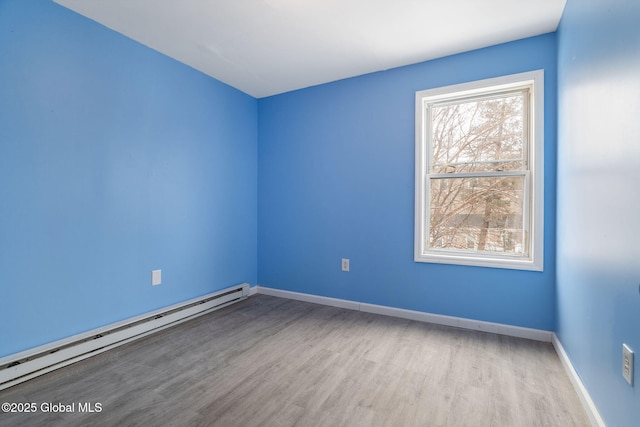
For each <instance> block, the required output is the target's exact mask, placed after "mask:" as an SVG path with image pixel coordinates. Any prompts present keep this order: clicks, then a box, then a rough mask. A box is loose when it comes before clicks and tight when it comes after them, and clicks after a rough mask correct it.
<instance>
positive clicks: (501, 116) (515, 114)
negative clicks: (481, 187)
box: [431, 92, 525, 173]
mask: <svg viewBox="0 0 640 427" xmlns="http://www.w3.org/2000/svg"><path fill="white" fill-rule="evenodd" d="M524 105H525V94H524V93H523V92H517V93H509V94H504V95H501V96H498V97H493V98H477V99H471V100H464V101H461V102H457V103H453V104H445V105H435V106H432V107H431V121H432V126H431V137H432V157H431V172H432V173H456V172H486V171H512V170H522V169H523V168H524V164H525V163H524V160H523V156H524V153H525V149H524V143H525V141H524V134H525V123H524Z"/></svg>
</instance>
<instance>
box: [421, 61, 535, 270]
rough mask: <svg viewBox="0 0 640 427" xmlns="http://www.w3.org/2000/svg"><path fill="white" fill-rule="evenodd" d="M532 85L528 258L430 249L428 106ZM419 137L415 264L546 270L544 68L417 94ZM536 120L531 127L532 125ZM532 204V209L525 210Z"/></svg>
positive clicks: (529, 146) (529, 142)
mask: <svg viewBox="0 0 640 427" xmlns="http://www.w3.org/2000/svg"><path fill="white" fill-rule="evenodd" d="M524 86H531V87H532V90H531V93H530V97H529V113H530V123H529V126H528V127H529V129H528V131H529V138H528V140H529V141H528V147H526V149H528V157H529V159H528V172H526V173H527V175H528V185H529V186H530V188H529V194H530V197H529V198H526V199H525V201H524V203H525V210H524V215H530V218H529V235H528V237H529V239H528V240H529V243H530V248H529V256H528V257H509V256H508V255H507V256H505V255H499V256H493V255H491V254H486V253H482V254H480V253H476V254H474V253H469V252H464V253H456V252H455V251H453V250H428V249H426V243H427V242H426V239H427V235H426V231H427V227H428V225H427V224H428V223H427V221H428V219H429V201H430V197H429V182H428V181H429V176H428V173H429V169H428V168H429V156H430V155H431V154H430V152H431V143H430V138H429V136H428V135H429V134H428V132H427V129H428V127H429V123H428V120H429V118H428V114H427V108H426V107H427V105H428V104H430V103H435V102H442V100H460V99H463V98H466V97H470V96H478V95H482V94H489V93H492V92H496V91H503V90H507V89H510V88H514V89H515V88H521V87H524ZM415 105H416V110H415V114H416V122H415V125H416V132H415V134H416V139H415V156H416V158H415V228H414V233H415V235H414V260H415V261H416V262H427V263H439V264H458V265H471V266H480V267H494V268H506V269H517V270H532V271H543V266H544V265H543V257H544V247H543V246H544V70H535V71H530V72H525V73H519V74H512V75H508V76H503V77H496V78H491V79H485V80H478V81H474V82H469V83H462V84H456V85H451V86H445V87H439V88H434V89H427V90H422V91H418V92H416V104H415ZM531 122H532V123H531ZM527 206H530V208H529V209H526V207H527Z"/></svg>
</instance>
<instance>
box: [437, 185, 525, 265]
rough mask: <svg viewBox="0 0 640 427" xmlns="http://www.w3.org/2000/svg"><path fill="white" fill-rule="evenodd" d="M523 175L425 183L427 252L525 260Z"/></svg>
mask: <svg viewBox="0 0 640 427" xmlns="http://www.w3.org/2000/svg"><path fill="white" fill-rule="evenodd" d="M524 182H525V177H524V176H508V177H481V178H441V179H431V180H430V198H431V203H430V208H431V215H430V223H429V236H428V242H429V248H430V249H454V250H461V251H468V252H483V253H502V254H509V255H514V256H523V255H525V256H526V255H527V253H526V247H525V246H526V245H525V244H524V227H523V224H524V220H523V218H524V215H523V213H524V198H523V195H524V191H523V189H524Z"/></svg>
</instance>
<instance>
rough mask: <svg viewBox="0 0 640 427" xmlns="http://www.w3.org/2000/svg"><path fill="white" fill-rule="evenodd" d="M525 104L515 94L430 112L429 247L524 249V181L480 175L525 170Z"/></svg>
mask: <svg viewBox="0 0 640 427" xmlns="http://www.w3.org/2000/svg"><path fill="white" fill-rule="evenodd" d="M525 99H526V93H523V92H516V93H508V94H504V95H501V96H494V97H490V98H487V99H472V100H467V101H461V102H456V103H448V104H445V105H435V106H433V107H432V108H431V121H432V126H431V129H432V135H431V141H432V144H431V149H432V154H431V172H432V173H433V174H434V177H433V178H432V179H431V182H430V192H429V193H430V204H429V205H430V209H431V215H430V225H429V236H428V239H429V240H428V241H429V246H430V247H431V248H438V249H457V250H472V251H480V252H484V251H486V252H502V253H512V254H522V253H523V251H524V250H525V245H524V244H523V243H524V241H523V240H524V238H525V236H524V228H523V218H524V215H523V208H524V206H523V185H524V175H517V176H481V175H482V174H484V173H486V172H507V171H521V170H522V169H523V165H524V162H525V159H524V154H525V123H524V122H525V121H524V109H525ZM469 174H472V175H477V176H467V175H469ZM459 175H463V176H459Z"/></svg>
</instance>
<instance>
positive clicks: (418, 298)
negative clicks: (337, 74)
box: [258, 34, 557, 330]
mask: <svg viewBox="0 0 640 427" xmlns="http://www.w3.org/2000/svg"><path fill="white" fill-rule="evenodd" d="M556 60H557V55H556V37H555V34H548V35H544V36H539V37H535V38H530V39H525V40H521V41H516V42H512V43H507V44H503V45H499V46H494V47H490V48H486V49H481V50H477V51H472V52H468V53H463V54H460V55H455V56H451V57H446V58H442V59H438V60H434V61H429V62H425V63H421V64H417V65H411V66H407V67H402V68H397V69H393V70H389V71H385V72H380V73H374V74H369V75H365V76H360V77H356V78H352V79H347V80H342V81H338V82H334V83H329V84H325V85H321V86H316V87H312V88H308V89H303V90H299V91H295V92H290V93H286V94H283V95H277V96H273V97H269V98H263V99H261V100H259V113H258V134H259V144H258V177H259V184H258V209H259V215H258V221H259V226H258V282H259V283H260V285H263V286H267V287H273V288H278V289H285V290H290V291H298V292H304V293H310V294H315V295H323V296H329V297H335V298H344V299H349V300H355V301H361V302H367V303H373V304H381V305H388V306H393V307H399V308H405V309H411V310H420V311H426V312H430V313H438V314H445V315H451V316H460V317H466V318H472V319H479V320H485V321H491V322H499V323H506V324H511V325H518V326H525V327H531V328H539V329H545V330H552V329H553V328H554V326H555V309H554V308H555V174H556V170H555V168H556V156H555V152H556ZM535 69H544V70H545V91H546V93H545V124H546V129H545V147H546V148H545V150H546V152H545V162H546V163H545V179H546V185H545V260H544V262H545V271H544V272H543V273H540V272H530V271H516V270H504V269H492V268H480V267H463V266H452V265H440V264H425V263H415V262H414V261H413V224H414V140H415V137H414V130H415V124H414V123H415V120H414V117H415V113H414V108H415V107H414V105H415V92H416V91H418V90H422V89H428V88H433V87H438V86H444V85H451V84H456V83H462V82H468V81H473V80H478V79H485V78H490V77H496V76H502V75H507V74H512V73H519V72H524V71H530V70H535ZM341 258H349V259H350V260H351V271H350V272H348V273H343V272H342V271H341V270H340V259H341Z"/></svg>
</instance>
